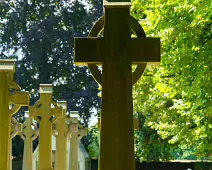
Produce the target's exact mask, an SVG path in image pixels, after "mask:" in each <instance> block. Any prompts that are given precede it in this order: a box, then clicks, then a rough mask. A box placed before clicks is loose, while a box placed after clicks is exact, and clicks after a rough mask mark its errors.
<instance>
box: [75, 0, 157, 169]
mask: <svg viewBox="0 0 212 170" xmlns="http://www.w3.org/2000/svg"><path fill="white" fill-rule="evenodd" d="M130 6H131V2H130V0H108V1H106V0H104V9H105V11H104V16H103V17H101V18H100V19H99V20H98V21H97V23H96V24H95V25H94V27H93V28H92V30H91V32H90V35H89V38H75V42H74V43H75V44H74V46H75V47H74V48H75V51H74V53H75V54H74V55H75V64H77V65H80V66H82V65H88V67H89V69H90V71H91V73H92V75H93V76H94V78H95V80H96V81H97V82H98V83H99V84H101V86H102V106H101V128H100V167H99V168H100V170H108V169H110V170H134V169H135V153H134V134H133V101H132V85H133V84H134V83H136V81H137V80H138V79H139V78H140V77H141V75H142V74H143V71H144V69H145V67H146V65H147V64H159V62H160V39H159V38H146V35H145V32H144V31H143V29H142V27H141V26H140V24H139V23H138V22H137V21H136V20H135V19H134V18H133V17H131V16H130ZM102 32H103V34H104V36H103V38H98V36H99V35H100V34H101V33H102ZM132 33H134V34H135V35H136V36H137V38H131V34H132ZM82 49H83V50H82ZM132 64H137V68H136V70H135V71H134V73H132V66H131V65H132ZM97 65H102V73H101V71H100V70H98V67H97Z"/></svg>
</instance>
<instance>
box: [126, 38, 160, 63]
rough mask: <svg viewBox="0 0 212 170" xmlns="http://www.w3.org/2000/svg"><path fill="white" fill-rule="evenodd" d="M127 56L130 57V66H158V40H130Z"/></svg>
mask: <svg viewBox="0 0 212 170" xmlns="http://www.w3.org/2000/svg"><path fill="white" fill-rule="evenodd" d="M127 55H128V56H131V57H132V64H138V63H147V64H148V65H158V64H159V63H160V38H131V39H130V43H129V45H128V48H127Z"/></svg>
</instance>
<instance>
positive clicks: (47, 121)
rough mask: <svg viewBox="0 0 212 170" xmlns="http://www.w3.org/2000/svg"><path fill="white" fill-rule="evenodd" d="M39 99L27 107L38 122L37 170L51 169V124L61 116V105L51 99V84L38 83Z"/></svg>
mask: <svg viewBox="0 0 212 170" xmlns="http://www.w3.org/2000/svg"><path fill="white" fill-rule="evenodd" d="M39 93H40V99H39V100H38V101H37V102H36V103H35V104H34V106H30V107H29V112H30V116H33V117H34V118H35V120H36V121H37V122H38V123H39V129H40V130H39V163H38V170H53V167H52V124H53V123H54V122H55V121H56V119H57V118H58V117H59V116H62V107H61V106H58V105H57V103H56V102H54V101H53V100H52V93H53V89H52V84H40V91H39Z"/></svg>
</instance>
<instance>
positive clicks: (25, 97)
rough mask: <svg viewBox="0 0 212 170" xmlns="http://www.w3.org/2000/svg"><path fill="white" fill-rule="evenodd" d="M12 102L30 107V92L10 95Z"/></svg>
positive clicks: (18, 92)
mask: <svg viewBox="0 0 212 170" xmlns="http://www.w3.org/2000/svg"><path fill="white" fill-rule="evenodd" d="M10 102H13V103H14V104H17V105H21V106H28V105H29V92H24V91H15V92H14V94H11V95H10Z"/></svg>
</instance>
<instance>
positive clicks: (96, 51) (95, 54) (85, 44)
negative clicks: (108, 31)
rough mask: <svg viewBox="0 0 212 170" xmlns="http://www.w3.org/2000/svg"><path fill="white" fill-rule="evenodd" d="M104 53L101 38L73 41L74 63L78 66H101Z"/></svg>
mask: <svg viewBox="0 0 212 170" xmlns="http://www.w3.org/2000/svg"><path fill="white" fill-rule="evenodd" d="M104 53H105V50H104V39H103V38H93V37H92V38H75V39H74V63H75V64H76V65H78V66H85V65H87V64H101V63H102V58H103V56H104Z"/></svg>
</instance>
